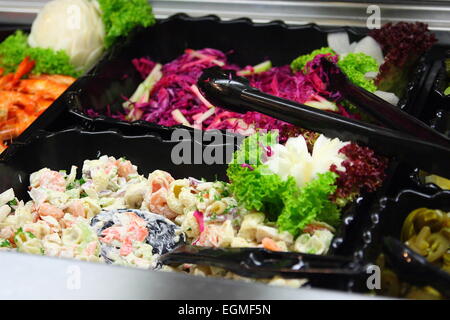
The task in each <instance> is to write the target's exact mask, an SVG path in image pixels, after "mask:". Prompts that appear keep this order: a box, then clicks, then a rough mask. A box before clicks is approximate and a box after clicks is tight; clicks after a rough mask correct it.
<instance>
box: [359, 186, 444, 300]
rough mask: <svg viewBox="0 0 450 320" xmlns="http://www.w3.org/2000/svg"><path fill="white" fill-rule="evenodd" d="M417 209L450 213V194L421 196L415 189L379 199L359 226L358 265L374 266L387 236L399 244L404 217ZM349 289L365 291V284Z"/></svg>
mask: <svg viewBox="0 0 450 320" xmlns="http://www.w3.org/2000/svg"><path fill="white" fill-rule="evenodd" d="M429 190H431V189H429ZM429 190H428V191H429ZM425 191H426V190H425ZM418 208H428V209H439V210H442V211H444V212H448V211H450V191H442V190H440V191H439V190H435V192H431V193H425V192H423V190H418V189H401V190H400V191H399V192H398V193H397V194H396V195H395V196H392V197H383V198H382V199H380V201H379V202H378V203H377V204H376V205H374V207H373V208H372V210H371V211H370V212H369V213H368V214H367V216H366V219H365V221H364V222H363V223H362V227H361V230H360V231H361V239H360V241H359V244H358V245H357V249H356V250H355V253H356V257H357V258H358V259H359V260H360V261H361V262H362V263H366V264H375V265H377V264H378V263H379V258H380V255H381V254H383V251H384V250H383V245H382V244H383V238H384V237H387V236H390V237H393V238H395V239H398V240H400V235H401V230H402V226H403V223H404V222H405V219H406V217H407V216H408V214H409V213H411V212H412V211H413V210H415V209H418ZM352 285H353V290H355V291H359V292H364V291H366V292H368V291H369V290H368V289H367V287H366V286H365V283H362V282H358V281H356V282H354V283H352ZM382 289H383V290H385V289H386V288H382Z"/></svg>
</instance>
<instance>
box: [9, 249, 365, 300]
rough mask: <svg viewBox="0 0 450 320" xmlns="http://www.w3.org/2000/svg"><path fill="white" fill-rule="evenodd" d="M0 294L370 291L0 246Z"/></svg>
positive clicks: (194, 295)
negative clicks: (276, 282)
mask: <svg viewBox="0 0 450 320" xmlns="http://www.w3.org/2000/svg"><path fill="white" fill-rule="evenodd" d="M0 283H1V285H0V300H4V299H173V300H204V299H206V300H219V299H222V300H237V299H246V300H274V299H275V300H277V299H283V300H289V299H305V300H312V299H314V300H321V299H333V300H355V299H371V298H373V297H370V296H364V295H356V294H348V293H344V292H337V291H329V290H318V289H307V288H304V289H292V288H283V287H275V286H267V285H264V284H260V283H245V282H242V281H234V280H223V279H213V278H204V277H199V276H189V275H184V274H181V273H173V272H158V271H148V270H139V269H136V268H125V267H117V266H111V265H105V264H100V263H88V262H82V261H77V260H68V259H60V258H50V257H44V256H36V255H28V254H20V253H12V252H0Z"/></svg>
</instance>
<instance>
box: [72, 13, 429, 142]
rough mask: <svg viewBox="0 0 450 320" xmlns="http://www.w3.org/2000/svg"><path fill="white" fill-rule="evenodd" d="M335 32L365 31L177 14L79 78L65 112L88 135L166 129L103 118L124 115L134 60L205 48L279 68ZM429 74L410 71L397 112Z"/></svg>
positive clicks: (134, 77) (133, 82) (136, 77)
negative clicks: (90, 132)
mask: <svg viewBox="0 0 450 320" xmlns="http://www.w3.org/2000/svg"><path fill="white" fill-rule="evenodd" d="M336 31H346V32H348V34H349V36H350V39H351V41H355V40H358V39H361V38H362V37H364V36H365V35H366V34H367V31H368V30H366V29H361V28H349V27H334V28H333V27H326V28H325V27H319V26H317V25H315V24H307V25H300V26H292V25H287V24H285V23H283V22H282V21H272V22H269V23H254V22H252V21H251V20H250V19H248V18H241V19H235V20H231V21H222V20H221V19H220V18H218V17H217V16H213V15H211V16H204V17H196V18H194V17H190V16H187V15H185V14H176V15H174V16H171V17H169V18H167V19H165V20H160V21H158V22H157V24H156V25H154V26H152V27H150V28H147V29H138V30H135V32H133V33H132V34H131V35H130V36H129V37H128V38H127V39H124V41H123V42H120V43H119V44H118V45H116V46H114V47H113V48H112V49H111V50H110V51H109V52H107V53H106V54H105V55H104V57H103V59H102V60H101V61H100V62H99V63H98V64H97V65H96V66H95V67H94V68H93V69H92V70H91V72H90V74H89V75H87V76H86V77H82V78H81V79H79V80H78V81H77V83H76V85H75V86H74V87H72V88H71V90H69V91H68V92H67V96H68V97H67V103H68V105H69V113H70V114H71V115H73V116H75V117H78V118H79V119H80V120H79V121H81V122H82V123H83V124H84V125H85V126H86V127H87V128H89V129H91V130H105V129H108V128H111V127H114V128H120V129H121V130H122V131H123V132H126V133H128V132H130V133H133V134H134V133H137V132H149V131H150V132H151V131H154V130H158V129H161V128H164V127H163V126H159V125H157V124H155V123H149V122H144V121H138V122H131V123H130V122H126V121H120V120H117V119H113V118H111V117H108V116H105V115H104V114H106V112H105V111H106V108H107V107H108V108H110V110H111V111H112V112H113V113H115V112H116V111H119V110H122V103H123V102H124V99H123V97H129V96H130V95H131V94H132V93H133V92H134V90H135V89H136V88H137V86H138V85H139V84H140V83H141V82H142V78H141V76H140V74H139V73H138V72H137V71H136V70H135V68H134V66H133V64H132V62H131V61H132V59H134V58H140V57H144V56H147V57H150V58H151V59H152V60H155V61H158V62H160V63H167V62H169V61H171V60H173V59H175V58H176V57H178V56H179V55H181V54H182V53H183V52H184V50H185V49H187V48H192V49H201V48H206V47H209V48H214V49H218V50H221V51H223V52H226V53H230V54H229V56H228V58H229V61H230V62H231V63H235V64H238V65H240V66H246V65H255V64H257V63H260V62H261V61H264V60H266V59H270V60H271V61H272V64H273V65H275V66H279V65H286V64H289V63H290V62H291V61H292V60H293V59H294V58H296V57H297V56H299V55H301V54H306V53H309V52H311V51H312V50H314V49H318V48H321V47H324V46H327V34H328V33H330V32H336ZM427 72H428V65H427V64H426V63H425V62H424V61H423V60H421V62H420V63H419V64H418V66H417V68H416V69H415V70H412V71H411V81H410V82H409V84H408V85H407V88H406V90H405V93H404V95H403V97H401V101H400V102H399V104H398V105H399V107H400V108H402V109H403V110H405V111H408V110H410V109H412V105H413V104H414V101H415V99H416V95H417V94H418V92H419V89H420V88H421V86H422V84H423V82H424V79H425V76H426V74H427ZM88 109H93V110H95V111H97V112H98V113H99V114H102V116H97V117H91V116H88V115H86V113H85V111H86V110H88Z"/></svg>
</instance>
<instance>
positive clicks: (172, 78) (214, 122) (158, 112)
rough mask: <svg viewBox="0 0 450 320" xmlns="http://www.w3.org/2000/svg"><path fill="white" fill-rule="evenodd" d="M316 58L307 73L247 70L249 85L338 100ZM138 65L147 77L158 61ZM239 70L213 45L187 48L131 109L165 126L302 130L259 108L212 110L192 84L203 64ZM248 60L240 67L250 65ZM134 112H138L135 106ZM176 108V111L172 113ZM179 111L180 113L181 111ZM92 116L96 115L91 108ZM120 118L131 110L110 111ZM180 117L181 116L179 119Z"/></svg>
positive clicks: (283, 133) (299, 98) (289, 95)
mask: <svg viewBox="0 0 450 320" xmlns="http://www.w3.org/2000/svg"><path fill="white" fill-rule="evenodd" d="M317 61H318V59H314V61H312V62H311V63H310V65H309V68H310V69H311V72H310V73H307V74H306V75H305V74H303V73H302V72H296V73H293V72H292V71H291V69H290V67H289V65H285V66H281V67H273V68H270V69H269V70H268V71H265V72H261V73H256V74H251V75H248V76H247V78H248V79H249V81H250V85H251V86H253V87H255V88H258V89H259V90H261V91H262V92H265V93H268V94H272V95H275V96H278V97H281V98H285V99H289V100H292V101H296V102H299V103H305V102H308V101H315V102H317V101H319V102H320V101H322V100H324V98H326V99H330V101H337V100H338V99H339V97H338V96H333V94H332V93H330V92H327V91H326V87H327V85H326V84H325V83H323V70H320V65H319V64H317ZM132 62H133V64H134V66H135V68H136V70H137V71H138V72H139V73H140V74H141V76H142V78H143V79H145V78H146V77H147V76H148V75H149V74H150V73H151V72H152V70H153V68H154V67H155V65H156V63H155V62H154V61H152V60H150V59H148V58H140V59H134V60H133V61H132ZM217 65H219V66H221V67H223V68H224V69H230V70H236V71H239V70H241V68H240V67H239V66H237V65H234V64H230V63H229V62H228V60H227V56H226V55H225V54H224V53H223V52H221V51H219V50H215V49H210V48H206V49H202V50H197V51H194V50H191V49H187V50H186V51H185V53H184V54H183V55H181V56H180V57H178V58H176V59H175V60H173V61H171V62H169V63H167V64H165V65H163V67H162V70H161V71H162V75H163V76H162V78H161V79H160V80H159V81H158V82H157V83H156V84H155V85H154V86H153V88H152V89H151V92H150V96H149V99H148V102H135V103H132V106H133V110H132V112H133V115H135V114H139V119H140V120H145V121H148V122H153V123H157V124H160V125H164V126H173V125H178V124H186V121H187V122H188V125H191V126H192V127H194V128H198V129H202V130H210V129H227V130H231V131H233V132H236V133H240V134H243V135H250V134H253V133H254V132H255V131H256V129H266V130H279V131H280V138H281V140H285V139H286V138H287V137H288V136H293V135H298V134H301V133H302V132H301V129H297V128H295V126H293V125H291V124H288V123H286V122H283V121H280V120H277V119H274V118H272V117H269V116H266V115H263V114H261V113H258V112H247V113H245V114H241V113H235V112H231V111H228V110H225V109H222V108H219V107H214V110H213V111H211V110H210V109H211V107H212V105H210V104H209V103H208V102H207V101H206V99H205V98H204V97H203V96H202V95H201V93H200V92H199V91H198V88H197V87H196V83H197V79H198V78H199V77H200V75H201V74H202V72H203V70H204V69H206V68H210V67H213V66H217ZM251 69H252V68H251V67H249V66H246V67H245V68H244V70H251ZM337 106H338V108H339V111H338V113H339V114H341V115H344V116H347V117H352V115H350V114H348V113H347V112H346V110H345V109H344V108H343V107H342V106H340V105H337ZM135 109H137V110H138V112H136V110H135ZM174 113H177V115H178V116H175V115H174ZM180 113H181V115H182V116H180ZM88 114H89V115H91V116H96V115H98V114H97V113H96V112H94V111H92V110H90V111H88ZM108 116H113V117H114V118H119V119H122V120H136V119H135V118H133V119H130V117H129V116H130V111H129V110H127V112H126V113H125V114H115V115H112V114H108ZM180 118H181V119H182V121H180Z"/></svg>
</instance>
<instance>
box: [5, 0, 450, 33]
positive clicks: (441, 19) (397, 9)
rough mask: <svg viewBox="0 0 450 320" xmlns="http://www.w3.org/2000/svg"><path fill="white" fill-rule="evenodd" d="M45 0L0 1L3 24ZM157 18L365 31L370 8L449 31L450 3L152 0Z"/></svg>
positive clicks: (20, 19)
mask: <svg viewBox="0 0 450 320" xmlns="http://www.w3.org/2000/svg"><path fill="white" fill-rule="evenodd" d="M46 2H47V1H45V0H28V1H22V0H14V1H0V22H2V23H11V24H13V23H14V24H15V23H22V24H29V23H31V22H32V21H33V19H34V17H35V15H36V13H37V12H38V11H39V9H40V8H41V7H42V6H43V5H44V4H45V3H46ZM150 2H151V3H152V5H153V8H154V12H155V14H156V16H157V18H165V17H167V16H170V15H172V14H175V13H178V12H184V13H187V14H189V15H193V16H202V15H207V14H216V15H218V16H220V17H221V18H223V19H233V18H240V17H249V18H251V19H253V20H254V21H256V22H266V21H270V20H283V21H285V22H286V23H290V24H303V23H308V22H315V23H317V24H321V25H348V26H358V27H365V26H366V23H367V18H368V17H369V16H370V15H371V13H370V12H369V13H368V12H367V11H368V6H369V5H371V4H373V5H377V6H379V8H380V10H381V11H380V14H381V22H382V23H385V22H389V21H399V20H402V21H423V22H426V23H428V24H429V26H430V29H432V30H450V2H449V1H447V0H445V1H444V0H441V1H404V0H399V1H386V0H378V1H340V2H339V1H337V2H336V1H335V2H332V1H317V0H316V1H295V0H290V1H289V0H288V1H286V0H285V1H267V0H266V1H260V0H151V1H150Z"/></svg>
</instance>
